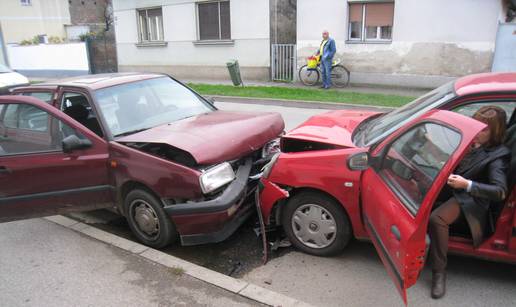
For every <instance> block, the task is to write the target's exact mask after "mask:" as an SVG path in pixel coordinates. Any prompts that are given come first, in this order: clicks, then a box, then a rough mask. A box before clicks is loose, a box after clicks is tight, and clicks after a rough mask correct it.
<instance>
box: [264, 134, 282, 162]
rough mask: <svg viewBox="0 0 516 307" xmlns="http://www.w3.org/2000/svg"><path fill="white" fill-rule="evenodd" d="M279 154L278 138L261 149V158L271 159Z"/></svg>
mask: <svg viewBox="0 0 516 307" xmlns="http://www.w3.org/2000/svg"><path fill="white" fill-rule="evenodd" d="M278 152H280V138H277V139H274V140H272V141H270V142H268V143H267V144H265V145H264V146H263V148H262V158H267V157H272V155H274V154H276V153H278Z"/></svg>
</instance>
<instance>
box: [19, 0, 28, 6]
mask: <svg viewBox="0 0 516 307" xmlns="http://www.w3.org/2000/svg"><path fill="white" fill-rule="evenodd" d="M20 4H21V5H31V3H30V0H20Z"/></svg>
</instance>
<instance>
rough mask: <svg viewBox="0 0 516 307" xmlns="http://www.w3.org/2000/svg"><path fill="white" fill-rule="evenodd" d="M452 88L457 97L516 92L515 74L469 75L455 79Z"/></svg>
mask: <svg viewBox="0 0 516 307" xmlns="http://www.w3.org/2000/svg"><path fill="white" fill-rule="evenodd" d="M454 87H455V92H456V93H457V95H459V96H465V95H470V94H479V93H487V92H489V93H493V92H516V72H499V73H483V74H476V75H469V76H465V77H461V78H459V79H457V80H456V81H455V86H454Z"/></svg>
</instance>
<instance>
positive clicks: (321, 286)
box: [0, 102, 516, 306]
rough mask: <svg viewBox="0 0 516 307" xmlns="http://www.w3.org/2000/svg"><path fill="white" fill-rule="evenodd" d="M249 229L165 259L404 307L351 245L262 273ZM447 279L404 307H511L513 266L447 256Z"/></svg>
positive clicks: (300, 117)
mask: <svg viewBox="0 0 516 307" xmlns="http://www.w3.org/2000/svg"><path fill="white" fill-rule="evenodd" d="M216 105H217V106H218V107H219V108H220V109H223V110H245V111H275V112H280V113H281V114H282V115H283V118H284V119H285V122H286V129H287V130H290V129H292V128H294V127H295V126H297V125H299V124H300V123H302V122H303V121H304V120H306V119H307V118H308V117H309V116H311V115H314V114H319V113H323V112H327V110H322V109H301V108H290V107H279V106H272V105H266V106H265V105H253V104H238V103H224V102H217V103H216ZM76 218H80V219H81V220H83V221H85V222H87V223H89V224H91V225H96V226H98V227H100V228H102V229H104V230H108V231H110V232H113V233H116V234H118V235H121V236H124V237H127V238H130V239H131V238H132V239H134V238H133V237H132V235H131V233H130V232H129V229H128V227H127V224H126V223H125V221H124V219H123V218H119V217H116V216H114V215H112V214H110V213H108V212H105V211H97V212H94V213H90V214H83V215H80V216H76ZM254 226H255V224H254V221H249V223H247V224H246V225H244V226H243V227H242V228H241V229H240V230H239V231H238V232H237V233H236V234H235V235H233V236H232V237H231V238H230V239H229V240H227V241H226V242H222V243H220V244H212V245H205V246H197V247H180V246H172V247H169V248H167V249H165V250H164V251H165V252H168V253H171V254H173V255H175V256H179V257H182V258H184V259H186V260H189V261H192V262H195V263H198V264H201V265H204V266H206V267H209V268H211V269H214V270H217V271H219V272H222V273H225V274H228V275H232V276H235V277H239V278H244V279H246V280H248V281H251V282H253V283H255V284H257V285H261V286H263V287H266V288H270V289H273V290H274V291H277V292H280V293H283V294H286V295H288V296H291V297H294V298H297V299H300V300H303V301H305V302H308V303H311V304H313V305H317V306H402V305H403V303H402V301H401V299H400V298H399V296H398V293H397V291H396V289H395V287H394V285H393V284H392V283H391V281H390V279H389V277H388V275H387V273H386V272H385V270H384V268H383V265H382V263H381V262H380V259H379V258H378V256H377V255H376V252H375V250H374V248H373V246H372V245H371V244H369V243H366V242H356V241H355V242H352V243H351V244H350V246H349V247H348V248H347V249H346V250H345V252H344V253H343V254H342V255H340V256H337V257H333V258H318V257H313V256H309V255H306V254H303V253H300V252H297V251H295V250H293V249H292V248H282V249H279V250H278V251H276V252H274V253H273V254H272V260H271V261H270V262H269V263H268V264H267V265H265V266H262V265H261V264H260V257H261V248H260V241H259V239H258V238H257V237H256V235H255V234H254V231H253V228H254ZM16 231H17V232H18V233H19V235H28V234H30V231H31V230H30V227H29V228H28V229H27V228H25V227H19V228H18V229H17V230H16ZM2 232H3V233H5V232H4V231H2ZM49 235H50V234H49ZM0 243H2V245H1V246H2V249H4V248H11V247H10V245H11V244H15V243H12V242H11V243H5V242H3V241H1V240H0ZM78 257H79V256H78ZM13 274H14V273H13ZM448 276H449V283H448V294H447V295H446V297H445V298H443V299H441V300H438V301H435V300H432V299H431V298H430V293H429V292H430V273H429V271H428V269H426V270H425V271H424V272H423V274H422V276H421V278H420V280H419V282H418V283H417V284H416V285H415V286H414V287H412V288H411V289H409V305H411V306H516V291H514V289H516V266H515V265H508V264H500V263H493V262H488V261H483V260H477V259H471V258H463V257H455V256H452V257H450V264H449V273H448ZM0 281H1V279H0ZM0 305H1V303H0Z"/></svg>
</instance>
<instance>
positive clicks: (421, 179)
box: [380, 123, 461, 215]
mask: <svg viewBox="0 0 516 307" xmlns="http://www.w3.org/2000/svg"><path fill="white" fill-rule="evenodd" d="M460 141H461V135H460V134H459V133H458V132H457V131H455V130H452V129H451V128H449V127H446V126H443V125H439V124H435V123H425V124H421V125H418V126H416V127H414V128H412V129H410V130H409V131H407V132H406V133H405V134H403V135H402V136H401V137H399V138H397V139H396V140H395V141H393V142H392V143H391V145H390V147H389V150H388V152H387V155H386V157H385V159H384V161H383V163H382V167H381V170H380V175H381V176H382V178H383V179H384V180H385V182H386V183H387V184H388V185H389V186H390V188H391V189H392V190H393V191H394V192H395V193H396V194H397V195H398V196H399V198H400V200H401V201H402V203H403V204H404V205H405V206H406V207H407V209H409V211H410V212H411V213H412V214H414V215H416V214H417V212H418V210H419V207H420V206H421V203H422V202H423V199H424V197H425V196H426V194H427V193H428V190H430V188H431V187H432V184H433V183H434V180H435V178H436V177H437V175H439V172H440V171H441V169H442V168H443V166H444V165H445V164H446V163H447V162H448V160H449V158H450V156H451V155H452V154H453V153H454V152H455V150H456V149H457V147H459V145H460Z"/></svg>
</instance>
